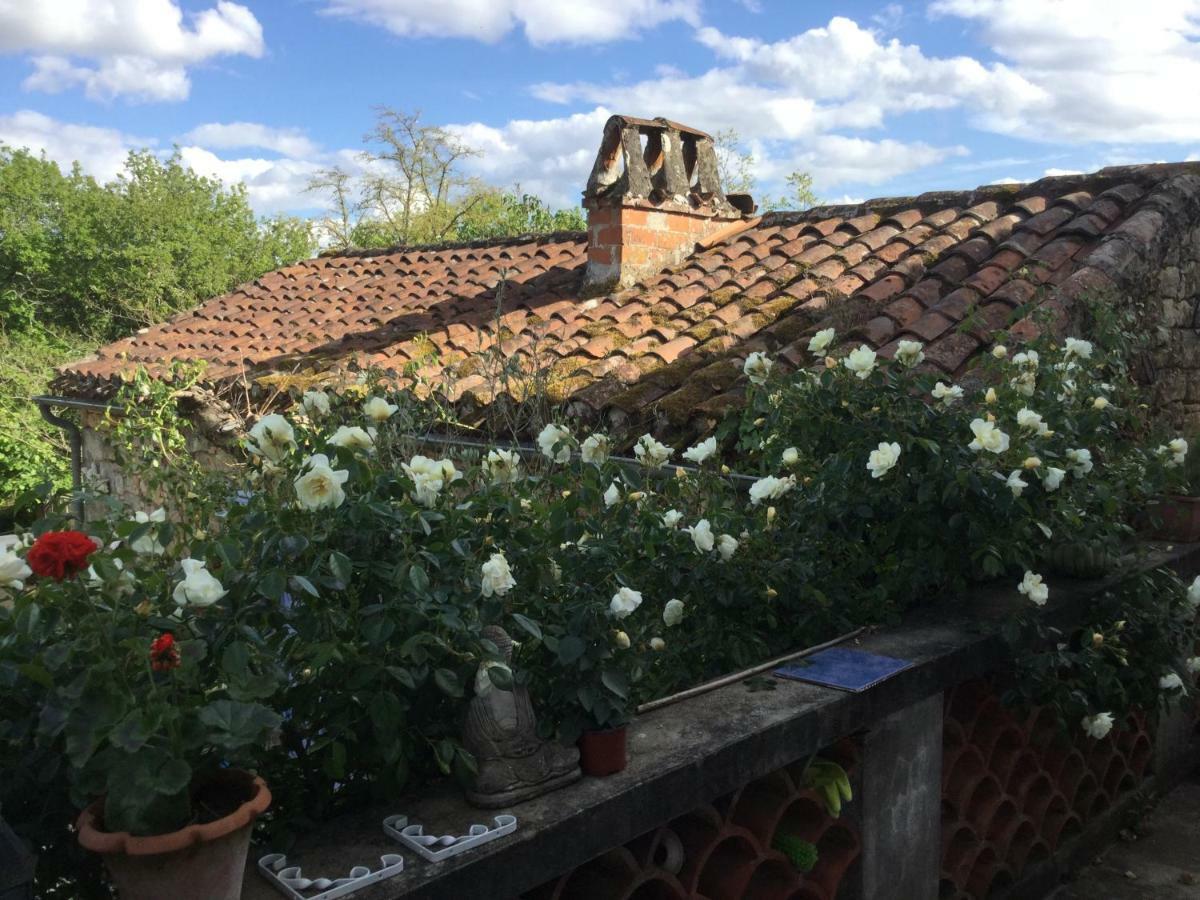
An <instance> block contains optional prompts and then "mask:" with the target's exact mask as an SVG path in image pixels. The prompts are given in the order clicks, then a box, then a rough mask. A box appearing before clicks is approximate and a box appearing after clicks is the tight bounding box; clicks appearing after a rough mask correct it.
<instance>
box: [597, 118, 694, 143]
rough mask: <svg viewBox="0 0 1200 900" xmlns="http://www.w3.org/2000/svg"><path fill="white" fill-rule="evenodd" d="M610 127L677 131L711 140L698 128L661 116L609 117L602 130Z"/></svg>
mask: <svg viewBox="0 0 1200 900" xmlns="http://www.w3.org/2000/svg"><path fill="white" fill-rule="evenodd" d="M612 125H632V126H633V127H635V128H637V129H639V130H641V129H647V130H651V129H652V130H663V129H669V130H671V131H678V132H679V133H680V134H690V135H692V136H693V137H698V138H707V139H708V140H710V141H711V140H712V135H711V134H709V133H708V132H706V131H701V130H700V129H699V128H692V127H691V126H690V125H683V124H681V123H679V122H672V121H671V120H670V119H664V118H662V117H661V116H659V117H658V118H657V119H639V118H638V117H637V116H622V115H613V116H609V117H608V121H607V122H605V123H604V130H605V131H607V130H608V129H609V128H610V127H611V126H612Z"/></svg>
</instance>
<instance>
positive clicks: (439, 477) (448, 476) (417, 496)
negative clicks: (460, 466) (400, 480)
mask: <svg viewBox="0 0 1200 900" xmlns="http://www.w3.org/2000/svg"><path fill="white" fill-rule="evenodd" d="M400 468H401V469H403V470H404V474H405V475H407V476H408V477H409V478H410V479H411V480H412V483H413V491H412V498H413V500H415V501H416V502H417V503H420V504H421V505H422V506H426V507H430V508H432V507H433V506H434V505H435V504H436V503H437V498H438V495H439V494H440V493H441V492H442V488H443V487H445V486H446V485H447V484H449V483H450V482H451V481H456V480H457V479H458V478H459V472H458V470H457V469H455V468H454V463H452V462H450V460H448V459H430V458H429V457H427V456H421V455H417V456H414V457H413V458H412V459H410V460H409V461H408V462H406V463H401V464H400Z"/></svg>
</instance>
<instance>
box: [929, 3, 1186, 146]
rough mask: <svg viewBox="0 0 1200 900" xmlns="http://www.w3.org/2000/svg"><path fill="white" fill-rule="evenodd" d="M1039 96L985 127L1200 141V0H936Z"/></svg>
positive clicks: (1042, 134) (986, 114) (935, 10)
mask: <svg viewBox="0 0 1200 900" xmlns="http://www.w3.org/2000/svg"><path fill="white" fill-rule="evenodd" d="M930 11H931V13H932V14H933V15H941V16H956V17H961V18H964V19H967V20H969V21H971V22H975V23H978V24H979V25H980V26H981V30H982V37H983V39H984V41H985V42H986V43H987V44H988V45H989V46H990V47H991V49H992V50H993V51H994V52H995V53H996V55H997V56H999V57H1001V58H1002V59H1004V60H1006V61H1007V62H1008V63H1009V64H1010V65H1011V66H1012V68H1013V70H1014V71H1015V72H1016V73H1017V75H1019V77H1020V78H1021V79H1022V80H1023V81H1024V82H1026V83H1027V84H1029V85H1032V86H1033V87H1034V88H1035V89H1036V91H1037V93H1036V94H1034V95H1031V96H1030V97H1028V98H1027V99H1026V102H1024V103H1021V104H1019V105H1018V106H1017V108H1015V109H1010V110H1008V111H1007V112H1005V110H1003V109H1000V110H989V109H984V110H983V111H982V115H981V116H980V117H979V119H978V124H980V125H982V126H983V127H985V128H988V129H991V130H994V131H999V132H1002V133H1005V134H1012V135H1017V136H1020V137H1024V138H1029V139H1032V140H1040V141H1054V140H1058V141H1071V142H1085V141H1099V142H1105V143H1109V142H1124V143H1129V142H1137V143H1146V142H1159V141H1162V142H1176V141H1187V142H1191V141H1194V140H1196V139H1197V138H1198V137H1200V105H1198V104H1197V103H1196V96H1197V90H1198V88H1197V85H1200V42H1198V38H1200V0H1140V2H1136V3H1135V2H1131V0H1057V2H1054V3H1047V2H1045V0H935V2H933V3H932V4H931V6H930Z"/></svg>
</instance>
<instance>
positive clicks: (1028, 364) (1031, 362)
mask: <svg viewBox="0 0 1200 900" xmlns="http://www.w3.org/2000/svg"><path fill="white" fill-rule="evenodd" d="M1012 361H1013V365H1014V366H1021V367H1022V368H1026V369H1036V368H1037V367H1038V354H1037V351H1036V350H1028V351H1026V352H1025V353H1018V354H1017V355H1016V356H1014V357H1013V358H1012Z"/></svg>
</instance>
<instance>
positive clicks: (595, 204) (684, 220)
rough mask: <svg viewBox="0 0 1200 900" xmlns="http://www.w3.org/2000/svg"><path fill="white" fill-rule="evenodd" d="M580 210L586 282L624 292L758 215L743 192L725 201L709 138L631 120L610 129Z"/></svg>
mask: <svg viewBox="0 0 1200 900" xmlns="http://www.w3.org/2000/svg"><path fill="white" fill-rule="evenodd" d="M731 199H732V200H734V201H735V202H736V203H737V206H736V207H735V206H734V204H733V203H731V202H730V200H731ZM583 205H584V208H585V209H587V211H588V262H587V275H586V277H585V284H588V285H597V284H605V285H608V284H612V285H615V286H619V287H627V286H629V285H631V284H634V283H635V282H637V281H639V280H641V279H642V278H645V277H646V276H648V275H652V274H654V273H655V272H658V271H659V270H661V269H663V268H665V267H667V266H670V265H674V264H675V263H677V262H679V261H680V260H682V259H683V258H684V257H686V256H688V255H689V254H690V253H691V252H692V251H693V249H694V248H695V245H696V243H697V242H698V241H702V240H704V239H705V238H706V237H709V236H710V235H712V234H714V233H715V232H717V231H720V230H722V229H723V228H726V227H727V226H729V225H730V224H731V223H732V222H735V221H737V220H738V219H741V218H742V216H743V210H744V211H745V213H746V214H749V213H750V212H753V209H754V204H753V201H751V200H750V198H749V197H748V196H746V195H744V194H742V195H735V196H733V197H732V198H729V197H726V196H725V193H724V192H723V191H722V189H721V183H720V178H719V176H718V174H717V155H716V150H715V148H714V146H713V140H712V138H711V137H709V135H707V134H705V133H704V132H703V131H697V130H696V129H694V128H688V127H687V126H686V125H680V124H679V123H677V122H671V121H668V120H667V119H635V118H632V117H630V116H613V117H612V118H610V119H609V120H608V121H607V122H606V123H605V125H604V139H603V141H602V142H601V144H600V152H599V153H597V154H596V164H595V165H594V166H593V167H592V174H591V176H590V177H589V178H588V183H587V188H586V189H585V190H584V192H583Z"/></svg>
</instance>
